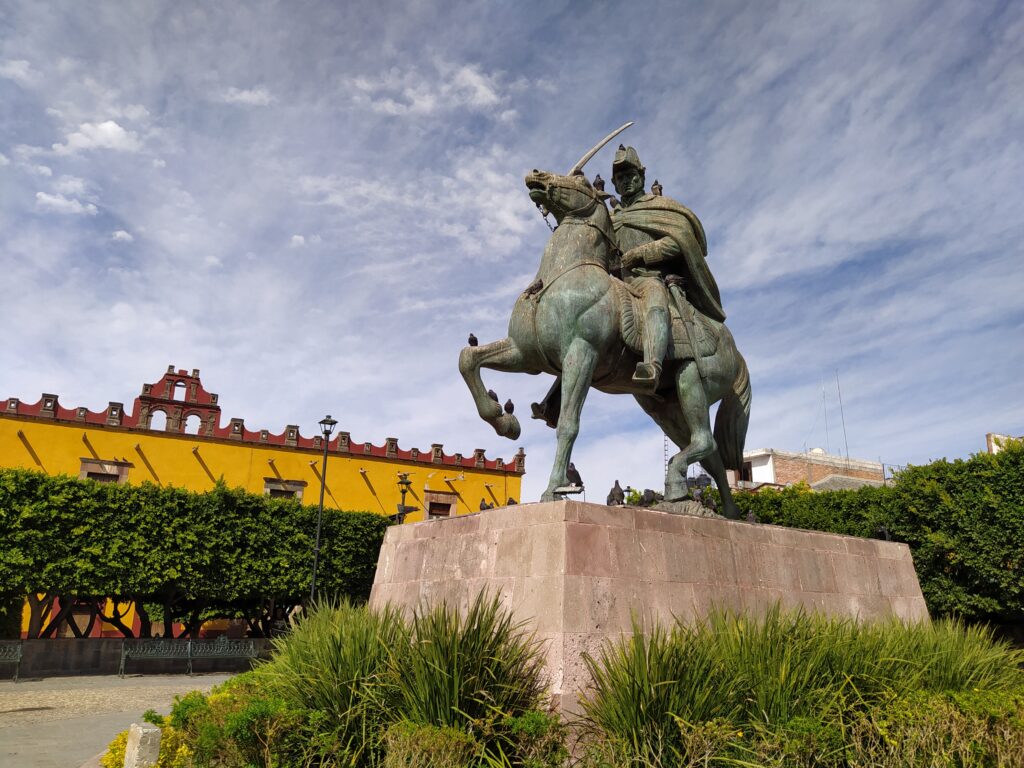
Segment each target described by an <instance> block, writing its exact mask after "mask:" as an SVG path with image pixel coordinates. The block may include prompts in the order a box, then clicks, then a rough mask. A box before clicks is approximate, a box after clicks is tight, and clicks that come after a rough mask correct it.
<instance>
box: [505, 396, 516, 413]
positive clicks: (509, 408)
mask: <svg viewBox="0 0 1024 768" xmlns="http://www.w3.org/2000/svg"><path fill="white" fill-rule="evenodd" d="M515 409H516V406H515V404H514V403H513V402H512V398H509V399H508V400H506V401H505V413H507V414H511V413H512V412H513V411H515Z"/></svg>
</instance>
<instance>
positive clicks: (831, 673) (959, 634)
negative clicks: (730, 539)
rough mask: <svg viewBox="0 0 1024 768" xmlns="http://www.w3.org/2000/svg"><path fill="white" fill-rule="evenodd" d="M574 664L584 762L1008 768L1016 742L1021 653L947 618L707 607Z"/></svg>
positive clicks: (1020, 720)
mask: <svg viewBox="0 0 1024 768" xmlns="http://www.w3.org/2000/svg"><path fill="white" fill-rule="evenodd" d="M586 661H587V664H588V667H589V669H590V672H591V674H592V676H593V680H594V686H593V691H592V694H591V695H590V696H589V698H587V699H586V700H584V702H583V706H584V710H585V722H584V728H585V731H586V733H587V737H588V740H589V742H590V743H591V745H592V754H597V755H599V756H600V759H598V758H595V762H594V763H593V764H594V765H600V764H605V765H608V766H615V767H616V768H617V767H618V766H627V765H629V766H632V765H636V766H689V765H707V764H720V765H727V764H728V765H751V766H762V765H763V766H776V765H778V766H787V767H788V766H800V765H807V766H836V768H840V767H842V768H847V767H848V766H861V765H864V766H868V765H871V766H889V765H891V766H902V765H911V766H917V765H921V766H926V765H927V766H931V765H936V766H938V765H956V766H970V765H978V766H987V765H993V766H995V765H1007V766H1010V765H1013V763H1012V762H1009V763H1007V762H1000V760H1001V759H1002V757H1001V756H1002V755H1006V754H1012V753H1013V750H1014V749H1015V748H1016V745H1020V746H1022V747H1024V671H1022V664H1024V653H1022V652H1021V651H1015V650H1013V649H1011V648H1010V647H1009V646H1008V645H1006V644H1004V643H1001V642H998V641H996V640H995V639H994V638H993V636H992V633H991V632H990V631H989V630H987V629H984V628H979V627H965V626H964V625H962V624H961V623H958V622H952V621H948V622H947V621H940V622H936V623H935V624H917V625H905V624H902V623H900V622H897V621H891V622H880V623H874V624H860V623H857V622H855V621H853V620H849V619H832V618H827V617H823V616H820V615H817V614H807V613H805V612H803V611H796V612H784V611H782V610H780V609H778V608H777V607H776V608H774V609H772V610H770V611H769V612H768V614H767V615H766V616H765V617H764V618H763V619H760V620H757V619H752V618H747V617H742V616H736V615H732V614H728V613H713V614H712V615H711V616H709V617H708V619H707V621H706V622H704V623H702V624H698V625H696V626H692V627H691V626H682V625H676V626H674V627H672V628H671V629H669V630H664V629H661V628H655V629H654V630H653V631H651V632H648V633H647V634H646V635H644V634H642V633H641V628H640V627H638V626H634V633H633V635H632V637H630V638H628V639H624V640H621V641H619V642H617V643H612V644H609V645H607V646H606V647H605V648H604V649H603V651H602V652H601V653H600V654H598V657H597V658H587V659H586ZM900 744H902V745H904V746H905V747H906V750H905V751H906V753H907V754H913V755H916V757H915V758H914V759H913V760H911V761H909V762H905V763H901V762H900V761H899V760H900V758H899V757H898V755H899V754H900V750H899V749H896V748H895V747H894V745H900ZM928 745H931V746H932V747H934V748H935V749H936V750H940V751H939V752H936V753H935V754H949V755H965V754H968V753H970V754H973V755H974V757H972V758H971V760H975V758H977V759H976V760H975V761H974V762H971V761H966V762H964V761H962V760H960V758H959V757H958V758H956V759H955V760H953V762H941V761H940V762H937V763H933V762H928V761H927V760H925V759H924V757H923V756H924V755H925V754H926V752H927V749H928V748H929V747H928ZM972 750H973V751H972ZM1022 754H1024V753H1022ZM918 758H920V759H918ZM951 759H952V758H951ZM602 761H603V763H602ZM709 761H710V762H709ZM922 761H923V762H922ZM1019 765H1024V759H1022V762H1021V763H1019Z"/></svg>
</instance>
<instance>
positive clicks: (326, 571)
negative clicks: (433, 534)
mask: <svg viewBox="0 0 1024 768" xmlns="http://www.w3.org/2000/svg"><path fill="white" fill-rule="evenodd" d="M316 512H317V509H316V507H306V506H302V505H301V504H299V503H298V502H295V501H291V500H281V499H271V498H269V497H266V496H258V495H255V494H251V493H246V492H245V491H242V490H241V489H229V488H227V487H225V486H223V485H218V486H217V487H216V488H214V489H213V490H211V491H209V492H207V493H193V492H190V491H186V490H183V489H180V488H173V487H161V486H156V485H153V484H150V483H144V484H142V485H113V484H105V483H96V482H93V481H89V480H86V481H82V480H77V479H73V478H71V477H67V476H49V475H45V474H42V473H38V472H28V471H24V470H12V469H6V470H0V532H2V533H0V597H5V596H7V597H9V596H25V595H34V594H36V593H42V594H46V595H48V596H49V595H60V596H65V597H73V598H75V599H90V598H93V599H99V598H103V597H114V598H118V599H119V600H122V601H125V602H127V601H136V602H137V604H139V605H143V606H144V605H145V604H146V603H151V604H156V605H157V606H162V607H163V608H164V609H165V610H169V611H170V613H171V614H173V615H174V616H176V617H180V616H193V617H194V616H198V615H200V614H203V615H204V616H205V617H209V615H210V612H211V611H213V612H214V613H218V612H219V613H220V614H221V615H230V614H232V612H233V611H234V612H241V613H247V612H248V613H252V612H253V611H252V610H249V611H247V610H246V609H252V608H253V607H257V608H259V610H261V611H265V610H266V609H267V607H268V606H273V605H275V604H276V605H283V606H285V607H286V608H287V607H290V606H291V605H294V604H295V603H298V602H300V601H301V600H302V598H303V596H304V595H305V596H307V597H308V592H309V587H310V577H311V566H312V553H313V538H314V536H315V531H316ZM388 524H389V521H388V519H387V518H383V517H381V516H380V515H377V514H374V513H370V512H339V511H336V510H325V511H324V517H323V531H322V535H321V541H322V545H321V553H320V568H319V573H318V577H317V589H318V592H322V593H323V594H327V595H331V594H336V595H344V596H348V597H350V598H352V599H355V600H357V601H359V600H365V599H366V598H367V596H368V595H369V591H370V587H371V586H372V584H373V574H374V570H375V568H376V565H377V555H378V553H379V551H380V545H381V542H382V541H383V538H384V531H385V529H386V528H387V526H388ZM271 610H272V608H271ZM160 618H165V617H163V616H161V617H160Z"/></svg>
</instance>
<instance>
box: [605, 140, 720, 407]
mask: <svg viewBox="0 0 1024 768" xmlns="http://www.w3.org/2000/svg"><path fill="white" fill-rule="evenodd" d="M645 170H646V169H645V168H644V167H643V165H641V164H640V157H639V156H638V155H637V153H636V150H635V149H633V147H624V146H622V145H621V144H620V145H619V149H618V151H617V152H616V153H615V159H614V161H613V162H612V184H614V185H615V191H616V192H618V193H619V195H620V196H621V203H620V205H619V206H618V207H615V208H613V209H612V225H613V226H614V228H615V233H616V235H617V238H618V244H619V249H620V250H621V251H622V274H623V279H624V280H625V281H626V282H627V283H629V284H630V286H631V287H632V288H633V289H634V290H635V291H636V292H637V294H639V296H640V308H641V309H640V311H641V314H642V316H643V326H642V327H643V329H644V330H643V353H644V358H643V362H640V363H637V366H636V372H635V373H634V374H633V381H634V382H635V383H636V384H638V385H640V386H641V387H642V389H643V390H644V391H645V392H649V393H653V392H654V391H655V390H657V388H658V379H659V377H660V376H661V368H662V363H663V361H664V359H665V354H666V352H667V351H668V342H669V332H670V329H669V322H670V314H669V293H668V288H667V287H666V285H665V277H666V276H668V275H679V276H681V277H683V278H684V281H683V286H684V291H685V294H686V299H687V300H688V301H689V302H690V304H691V305H692V306H693V307H694V309H695V310H696V311H697V312H700V313H701V314H703V315H706V316H707V317H710V318H712V319H714V320H717V321H719V322H722V321H724V320H725V312H724V311H723V310H722V299H721V296H720V295H719V292H718V285H717V284H716V283H715V278H714V276H713V275H712V274H711V271H710V270H709V269H708V266H707V262H706V261H705V258H706V256H707V240H706V238H705V236H704V228H703V226H701V223H700V220H699V219H698V218H697V216H696V215H695V214H694V213H693V211H691V210H690V209H689V208H687V207H685V206H683V205H680V204H679V203H677V202H676V201H675V200H673V199H672V198H670V197H664V196H663V195H653V194H648V193H647V192H646V191H644V181H645V180H644V172H645ZM659 187H660V185H659ZM680 309H682V308H680ZM694 354H697V350H694Z"/></svg>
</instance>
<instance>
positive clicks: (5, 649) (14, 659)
mask: <svg viewBox="0 0 1024 768" xmlns="http://www.w3.org/2000/svg"><path fill="white" fill-rule="evenodd" d="M0 664H13V665H14V682H18V672H20V671H21V640H0Z"/></svg>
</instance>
